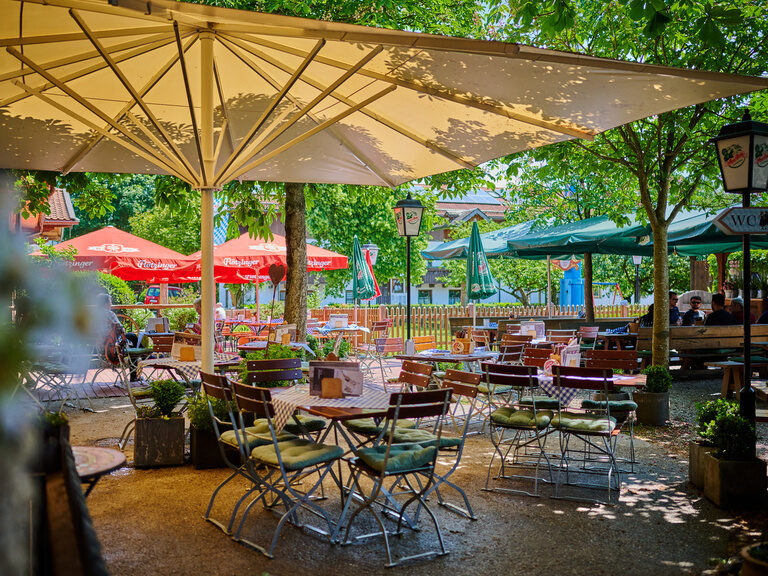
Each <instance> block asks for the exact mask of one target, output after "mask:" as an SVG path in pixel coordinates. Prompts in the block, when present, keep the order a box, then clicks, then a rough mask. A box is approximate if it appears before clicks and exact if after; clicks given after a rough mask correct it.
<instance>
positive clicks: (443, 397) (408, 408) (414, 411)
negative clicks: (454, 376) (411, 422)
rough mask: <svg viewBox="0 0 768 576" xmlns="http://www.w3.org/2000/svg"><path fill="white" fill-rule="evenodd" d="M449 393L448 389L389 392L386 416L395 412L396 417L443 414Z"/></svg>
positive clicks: (391, 416)
mask: <svg viewBox="0 0 768 576" xmlns="http://www.w3.org/2000/svg"><path fill="white" fill-rule="evenodd" d="M450 394H451V390H450V389H445V390H427V391H425V392H405V393H395V394H391V395H390V397H389V406H390V407H389V410H388V411H387V418H389V419H392V418H394V417H395V413H397V418H398V419H402V418H429V417H432V416H443V415H444V414H445V412H446V410H447V408H448V402H447V400H448V398H449V397H450ZM398 405H399V406H398Z"/></svg>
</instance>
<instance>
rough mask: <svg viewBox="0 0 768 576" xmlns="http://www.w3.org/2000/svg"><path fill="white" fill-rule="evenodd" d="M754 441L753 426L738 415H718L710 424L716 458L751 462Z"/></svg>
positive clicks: (726, 413)
mask: <svg viewBox="0 0 768 576" xmlns="http://www.w3.org/2000/svg"><path fill="white" fill-rule="evenodd" d="M756 440H757V436H756V434H755V428H754V426H752V424H750V423H749V421H748V420H747V419H746V418H744V417H743V416H740V415H739V414H733V413H729V412H725V413H722V414H718V415H717V417H716V418H715V421H714V423H713V424H712V443H713V444H714V445H715V447H716V448H717V457H718V458H723V459H724V460H751V459H752V458H754V453H753V448H754V445H755V442H756Z"/></svg>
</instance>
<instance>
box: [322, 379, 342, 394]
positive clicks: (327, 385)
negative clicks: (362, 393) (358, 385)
mask: <svg viewBox="0 0 768 576" xmlns="http://www.w3.org/2000/svg"><path fill="white" fill-rule="evenodd" d="M343 397H344V393H343V392H342V390H341V378H323V380H322V382H321V389H320V398H343Z"/></svg>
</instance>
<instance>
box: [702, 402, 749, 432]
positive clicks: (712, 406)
mask: <svg viewBox="0 0 768 576" xmlns="http://www.w3.org/2000/svg"><path fill="white" fill-rule="evenodd" d="M738 413H739V405H738V404H737V403H736V402H734V401H733V400H726V399H724V398H718V399H717V400H709V401H707V402H697V403H696V425H697V431H698V433H699V436H701V438H702V439H703V440H706V441H707V442H712V441H713V440H712V435H713V432H714V424H715V420H716V419H717V418H718V417H719V416H722V415H725V414H738Z"/></svg>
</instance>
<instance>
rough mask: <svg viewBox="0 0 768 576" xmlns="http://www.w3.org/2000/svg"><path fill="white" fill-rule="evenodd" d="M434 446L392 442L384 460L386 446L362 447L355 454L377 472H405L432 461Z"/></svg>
mask: <svg viewBox="0 0 768 576" xmlns="http://www.w3.org/2000/svg"><path fill="white" fill-rule="evenodd" d="M435 450H436V448H435V447H434V446H421V445H420V444H393V445H392V446H391V448H390V451H389V459H388V460H387V462H386V470H385V462H384V457H385V455H386V453H387V447H386V446H375V447H372V448H363V449H361V450H358V451H357V452H356V453H355V454H356V455H357V457H358V458H359V459H360V460H361V461H362V462H363V463H364V464H365V465H367V466H368V467H369V468H371V469H373V470H375V471H377V472H384V471H386V472H390V473H397V472H406V471H408V470H417V469H419V468H424V467H426V466H428V465H429V464H431V463H432V460H433V459H434V457H435Z"/></svg>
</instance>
